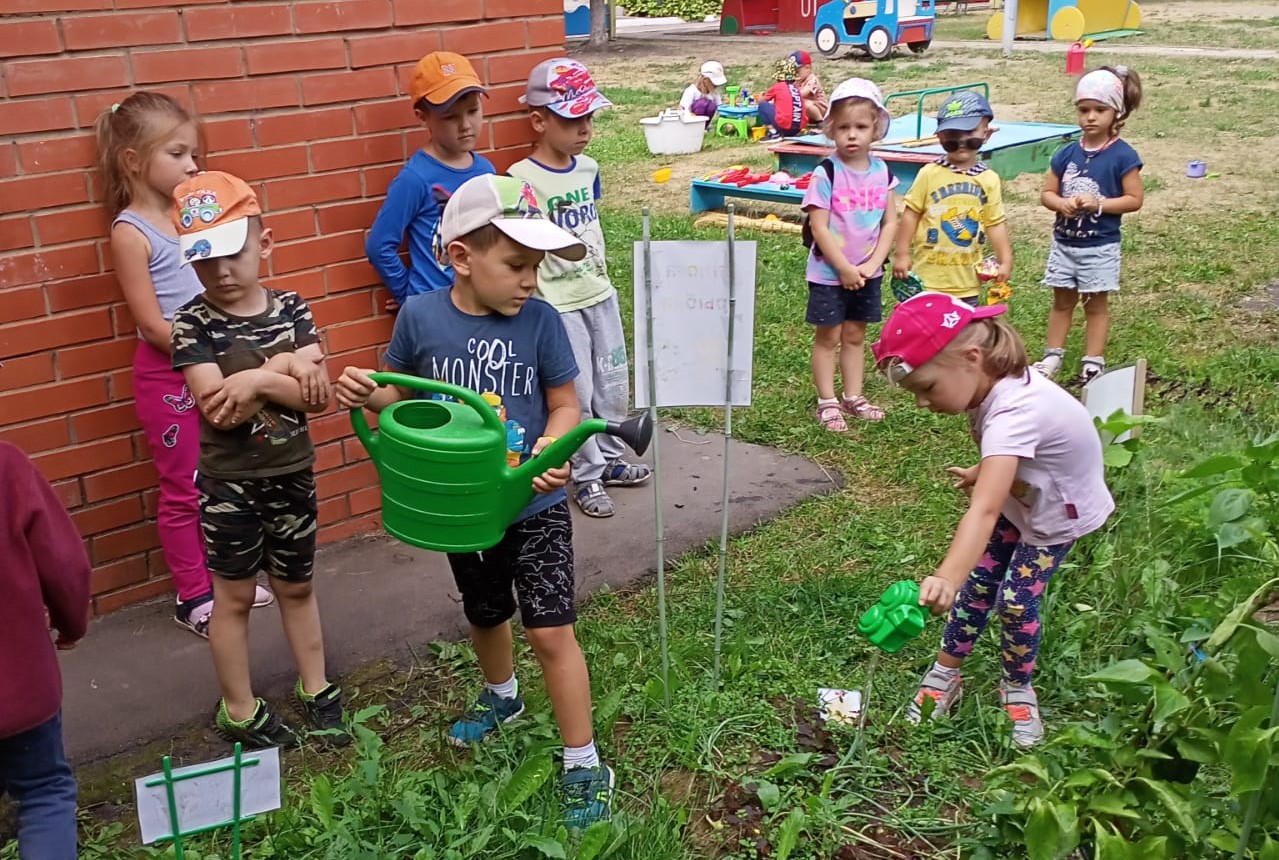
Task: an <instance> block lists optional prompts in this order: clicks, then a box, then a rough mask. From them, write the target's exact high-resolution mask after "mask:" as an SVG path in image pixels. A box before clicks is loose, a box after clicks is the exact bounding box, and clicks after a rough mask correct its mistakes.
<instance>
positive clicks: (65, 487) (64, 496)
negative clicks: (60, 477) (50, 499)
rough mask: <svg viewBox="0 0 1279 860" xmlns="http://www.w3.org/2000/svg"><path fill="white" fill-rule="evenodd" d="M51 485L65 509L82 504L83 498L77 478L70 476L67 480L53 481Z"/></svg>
mask: <svg viewBox="0 0 1279 860" xmlns="http://www.w3.org/2000/svg"><path fill="white" fill-rule="evenodd" d="M52 486H53V493H54V495H56V496H57V497H58V501H59V502H61V503H62V507H64V508H66V509H67V510H70V509H72V508H78V507H80V505H81V504H83V502H84V499H83V497H82V496H81V493H80V479H79V478H72V479H71V480H69V481H55V482H54V483H53V484H52Z"/></svg>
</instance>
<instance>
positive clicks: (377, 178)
mask: <svg viewBox="0 0 1279 860" xmlns="http://www.w3.org/2000/svg"><path fill="white" fill-rule="evenodd" d="M403 169H404V165H402V164H391V165H387V166H386V167H371V168H368V169H366V170H364V171H362V173H363V174H364V196H365V197H383V196H385V195H386V189H387V188H388V187H389V186H390V185H391V180H393V179H395V177H396V176H398V175H399V173H400V171H401V170H403Z"/></svg>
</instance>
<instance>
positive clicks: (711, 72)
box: [702, 60, 728, 87]
mask: <svg viewBox="0 0 1279 860" xmlns="http://www.w3.org/2000/svg"><path fill="white" fill-rule="evenodd" d="M702 74H703V75H705V76H706V77H708V78H710V80H711V83H712V84H714V85H715V86H717V87H722V86H724V84H726V83H728V76H727V75H725V74H724V64H723V63H717V62H715V61H714V60H707V61H706V62H704V63H702Z"/></svg>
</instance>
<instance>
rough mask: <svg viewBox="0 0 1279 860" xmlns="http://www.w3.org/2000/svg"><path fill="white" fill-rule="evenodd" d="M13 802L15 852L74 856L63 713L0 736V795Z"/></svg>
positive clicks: (33, 859) (35, 857)
mask: <svg viewBox="0 0 1279 860" xmlns="http://www.w3.org/2000/svg"><path fill="white" fill-rule="evenodd" d="M6 793H7V794H10V795H12V796H13V799H14V800H16V801H17V802H18V856H19V857H20V858H22V860H75V858H76V819H75V805H76V784H75V777H73V776H72V775H71V765H69V764H67V758H66V756H65V755H64V754H63V752H62V714H60V713H59V714H54V715H53V717H52V718H51V719H49V720H48V721H46V722H44V723H42V724H40V725H38V726H36V727H35V728H34V729H30V730H29V731H25V732H23V733H22V734H18V735H13V736H12V737H7V738H0V794H6Z"/></svg>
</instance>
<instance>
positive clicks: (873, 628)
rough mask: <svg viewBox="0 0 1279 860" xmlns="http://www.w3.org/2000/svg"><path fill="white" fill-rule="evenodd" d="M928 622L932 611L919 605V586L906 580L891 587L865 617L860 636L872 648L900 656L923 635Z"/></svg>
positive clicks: (863, 616)
mask: <svg viewBox="0 0 1279 860" xmlns="http://www.w3.org/2000/svg"><path fill="white" fill-rule="evenodd" d="M927 621H928V610H927V609H925V608H924V607H922V606H920V605H919V584H918V583H916V582H912V581H911V580H905V579H904V580H902V581H901V582H898V583H895V584H893V585H891V586H889V588H888V590H887V591H885V592H884V595H883V597H881V598H879V603H876V604H875V605H874V606H872V607H871V608H870V609H868V610H866V612H865V613H864V614H863V615H862V617H861V620H860V621H858V622H857V632H858V633H860V634H861V635H862V636H865V637H866V638H867V639H869V640H870V644H872V645H874V646H875V647H876V648H878V649H880V650H881V651H883V652H885V653H886V654H896V653H897V652H898V651H899V650H901V647H902V646H903V645H905V644H906V643H907V642H909V641H910V640H912V639H914V638H915V637H916V636H918V635H919V634H920V633H922V632H924V625H925V624H926V623H927Z"/></svg>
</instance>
